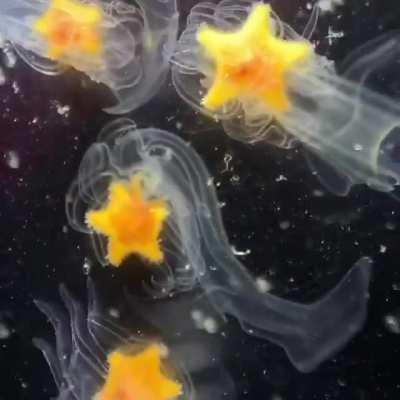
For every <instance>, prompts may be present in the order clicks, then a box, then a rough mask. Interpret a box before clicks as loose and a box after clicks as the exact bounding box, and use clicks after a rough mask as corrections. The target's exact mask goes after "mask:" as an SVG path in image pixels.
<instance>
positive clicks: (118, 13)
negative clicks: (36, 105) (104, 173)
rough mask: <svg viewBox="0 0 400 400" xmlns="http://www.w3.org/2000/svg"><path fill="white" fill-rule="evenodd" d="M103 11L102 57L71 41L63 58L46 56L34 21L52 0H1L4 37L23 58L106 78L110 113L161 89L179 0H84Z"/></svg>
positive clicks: (45, 68)
mask: <svg viewBox="0 0 400 400" xmlns="http://www.w3.org/2000/svg"><path fill="white" fill-rule="evenodd" d="M81 4H82V5H85V4H92V5H93V4H94V5H96V6H98V7H99V9H100V10H101V15H102V19H101V24H100V27H99V37H100V38H101V44H102V51H101V55H100V56H94V55H93V54H90V53H85V52H82V51H79V50H78V49H77V48H76V46H75V44H74V42H73V32H70V34H71V38H70V40H71V43H70V47H69V49H68V51H65V52H64V53H63V55H62V58H61V60H52V59H50V58H49V55H48V43H47V42H46V38H45V37H43V36H42V35H41V34H40V33H38V32H37V31H36V30H35V29H34V26H35V23H36V22H37V20H38V19H39V18H41V17H42V16H43V15H44V14H45V12H46V11H47V10H48V8H49V7H50V5H51V1H49V0H16V1H14V0H2V1H1V2H0V37H1V38H2V39H3V40H6V41H10V42H12V43H13V45H14V48H15V50H16V51H17V53H18V54H19V55H20V57H21V58H22V59H23V60H24V61H25V62H26V63H27V64H29V65H30V66H31V67H32V68H34V69H35V70H37V71H39V72H41V73H43V74H47V75H57V74H60V73H62V72H63V71H64V70H65V68H67V67H73V68H75V69H77V70H79V71H82V72H84V73H85V74H87V75H88V76H89V77H90V78H91V79H93V80H94V81H96V82H100V83H103V84H104V85H106V86H108V88H109V89H110V90H111V91H112V93H113V95H114V97H115V100H116V104H115V106H113V107H110V108H108V109H106V111H107V112H109V113H112V114H122V113H126V112H129V111H131V110H133V109H136V108H137V107H139V106H141V105H142V104H144V103H146V102H147V101H148V100H149V99H150V98H152V97H153V96H154V95H156V94H157V92H158V91H159V89H160V87H161V85H162V84H163V83H164V81H165V78H166V75H167V73H168V70H169V59H170V57H171V55H172V52H173V48H174V45H175V42H176V35H177V30H178V12H177V5H176V0H136V1H135V2H133V3H132V2H129V3H128V2H124V1H111V2H110V1H92V2H86V1H81Z"/></svg>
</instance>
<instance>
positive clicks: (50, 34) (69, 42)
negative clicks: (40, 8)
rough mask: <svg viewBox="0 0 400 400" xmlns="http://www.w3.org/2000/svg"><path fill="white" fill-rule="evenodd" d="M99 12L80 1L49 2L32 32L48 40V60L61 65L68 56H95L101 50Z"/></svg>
mask: <svg viewBox="0 0 400 400" xmlns="http://www.w3.org/2000/svg"><path fill="white" fill-rule="evenodd" d="M102 20H103V14H102V10H101V8H100V7H99V6H97V5H96V4H82V3H81V2H80V1H79V0H51V3H50V5H49V7H48V9H47V10H46V12H45V13H44V14H43V15H42V16H41V17H40V18H38V19H37V20H36V22H35V24H34V26H33V30H34V31H35V32H37V33H39V34H40V35H41V36H43V37H44V38H45V39H46V40H47V46H48V49H47V56H48V57H49V58H50V59H52V60H57V61H62V59H63V57H65V56H66V55H68V54H72V53H73V54H79V53H82V54H84V55H89V56H96V55H99V54H100V52H101V49H102V41H101V35H100V30H101V29H100V27H101V23H102Z"/></svg>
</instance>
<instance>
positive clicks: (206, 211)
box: [66, 119, 372, 371]
mask: <svg viewBox="0 0 400 400" xmlns="http://www.w3.org/2000/svg"><path fill="white" fill-rule="evenodd" d="M137 173H140V174H141V176H144V177H145V179H144V183H143V190H144V192H145V193H146V197H148V198H149V199H153V198H154V199H159V198H162V199H164V200H165V201H166V202H167V204H168V207H169V217H168V219H167V221H166V222H165V225H164V228H163V233H162V238H161V246H162V250H163V252H164V255H165V257H164V262H163V264H162V265H160V266H158V267H155V268H154V275H153V285H152V286H153V290H154V293H155V294H160V295H166V294H168V293H171V292H173V291H182V290H184V291H185V290H190V289H193V288H194V287H195V285H196V284H199V285H200V286H201V287H202V289H203V290H204V292H205V293H206V294H207V295H208V297H209V298H210V300H211V301H212V303H213V305H214V306H215V307H216V308H217V310H219V311H220V312H221V313H222V314H229V315H232V316H234V317H235V318H236V319H237V320H238V321H239V322H240V324H241V325H242V326H243V328H244V329H245V330H246V331H247V332H248V333H250V334H253V335H257V336H260V337H262V338H265V339H268V340H271V341H273V342H275V343H277V344H279V345H280V346H282V347H283V348H284V349H285V351H286V353H287V355H288V357H289V358H290V360H291V361H292V362H293V364H294V365H295V366H296V367H297V368H298V369H299V370H301V371H311V370H312V369H314V368H315V367H316V366H317V365H318V364H319V363H320V362H321V361H323V360H326V359H327V358H329V357H330V356H331V355H332V354H334V353H335V352H336V351H338V350H339V349H340V348H341V347H342V346H344V345H345V344H346V343H347V341H348V340H349V339H350V338H351V337H353V336H354V335H355V333H356V332H357V331H358V330H359V329H360V328H361V327H362V325H363V322H364V320H365V317H366V310H367V297H368V286H369V280H370V274H371V265H372V262H371V260H370V259H369V258H366V257H365V258H361V259H360V260H359V261H358V262H357V263H356V264H355V265H354V266H353V267H352V268H351V269H350V271H349V272H348V273H347V274H346V276H345V277H344V278H343V279H342V280H341V281H340V282H339V284H338V285H337V286H336V287H335V288H334V289H333V290H331V291H330V292H329V293H328V294H327V295H325V296H324V297H323V298H322V299H321V300H319V301H316V302H315V303H311V304H299V303H296V302H292V301H287V300H284V299H281V298H279V297H277V296H274V295H272V294H269V293H262V292H260V291H259V289H258V286H257V284H256V282H255V279H254V278H253V276H251V275H250V274H249V273H248V271H247V270H246V268H245V267H244V266H243V265H242V264H241V263H240V262H239V261H238V260H237V259H236V258H235V256H234V255H233V253H232V250H231V246H230V244H229V242H228V238H227V235H226V232H225V229H224V226H223V223H222V219H221V213H220V209H219V207H218V200H217V197H216V193H215V189H214V185H213V180H212V178H211V177H210V175H209V174H208V172H207V170H206V167H205V165H204V163H203V161H202V160H201V158H200V157H199V155H198V154H197V153H196V152H195V151H194V150H193V149H192V148H191V147H190V146H189V145H188V144H186V143H185V142H184V141H183V140H181V139H180V138H179V137H177V136H176V135H173V134H171V133H169V132H166V131H161V130H157V129H154V128H150V129H136V127H135V125H134V124H133V123H132V121H129V120H127V119H119V120H117V121H115V122H114V123H112V124H110V125H109V126H107V127H106V128H105V129H104V130H103V132H102V133H101V136H100V141H99V142H97V143H95V144H93V145H92V146H91V147H90V148H89V150H88V151H87V153H86V154H85V156H84V158H83V160H82V163H81V166H80V169H79V173H78V176H77V179H76V181H74V182H73V184H72V185H71V187H70V190H69V191H68V193H67V197H66V209H67V216H68V220H69V222H70V224H71V225H72V227H74V228H75V229H77V230H79V231H82V232H85V233H87V234H89V235H90V236H91V238H92V240H93V244H94V248H95V251H96V254H97V257H98V259H99V261H100V262H101V263H102V264H107V263H108V261H107V253H106V239H105V238H104V237H101V236H99V235H97V234H96V233H95V232H92V231H91V230H89V229H88V228H87V226H86V223H85V214H86V212H87V211H88V210H92V209H97V208H100V207H101V206H102V205H103V204H104V202H105V201H106V200H107V196H108V192H107V191H108V187H109V185H110V183H111V182H113V181H115V180H121V179H123V180H124V179H125V180H129V178H130V177H131V176H132V175H134V174H137Z"/></svg>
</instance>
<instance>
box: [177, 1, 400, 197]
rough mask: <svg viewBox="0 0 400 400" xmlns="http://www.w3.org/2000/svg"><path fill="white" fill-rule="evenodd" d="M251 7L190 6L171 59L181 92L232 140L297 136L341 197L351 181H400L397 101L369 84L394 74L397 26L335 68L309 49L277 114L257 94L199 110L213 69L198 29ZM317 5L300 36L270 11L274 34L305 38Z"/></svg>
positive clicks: (378, 185) (386, 184) (223, 24)
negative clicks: (287, 99)
mask: <svg viewBox="0 0 400 400" xmlns="http://www.w3.org/2000/svg"><path fill="white" fill-rule="evenodd" d="M253 5H254V2H252V1H250V0H241V1H239V2H236V1H231V0H223V1H220V2H219V3H218V4H211V3H208V2H204V3H199V4H196V5H195V6H194V7H193V9H192V10H191V12H190V15H189V17H188V20H187V25H186V28H185V29H184V31H183V33H182V34H181V36H180V38H179V40H178V44H177V47H176V51H175V53H174V56H173V58H172V61H173V68H172V75H173V82H174V85H175V88H176V90H177V91H178V93H179V95H180V96H181V97H182V98H183V99H184V100H185V101H186V102H187V103H189V104H190V105H191V106H192V107H194V108H195V109H197V110H200V111H201V112H203V113H205V114H207V115H209V116H211V117H213V118H215V119H218V120H220V121H221V123H222V125H223V127H224V130H225V131H226V133H227V134H228V135H230V136H232V137H233V138H235V139H237V140H241V141H244V142H250V143H255V142H258V141H266V142H269V143H271V144H273V145H276V146H279V147H283V148H288V147H292V146H293V145H294V144H295V143H296V142H299V141H300V142H301V143H302V144H304V147H305V149H306V151H305V152H306V154H307V158H308V162H309V165H310V167H311V169H312V170H313V171H314V172H316V174H317V176H318V177H319V179H320V180H321V182H322V183H323V184H324V185H325V186H326V187H327V188H328V189H329V190H330V191H332V192H333V193H335V194H337V195H346V194H347V193H348V192H349V191H350V189H351V187H352V186H353V185H356V184H367V185H369V186H370V187H372V188H374V189H376V190H380V191H384V192H389V191H392V190H393V189H394V187H395V186H396V185H398V184H399V181H400V157H399V155H398V153H399V149H398V147H399V129H398V125H399V121H400V119H399V115H400V106H399V103H398V101H397V100H395V99H394V98H391V97H389V96H384V95H383V94H380V93H378V92H376V91H373V90H372V85H371V81H372V80H374V79H375V78H376V77H377V76H378V77H379V78H380V82H385V80H387V79H389V80H392V81H393V79H395V78H394V77H396V74H395V73H394V71H395V70H396V65H398V61H399V59H400V35H399V33H398V32H397V31H394V32H392V33H388V34H385V35H382V36H380V37H378V38H377V39H374V40H372V41H370V42H368V43H367V44H365V45H364V46H362V47H360V48H358V49H356V50H355V51H354V52H353V53H352V54H350V55H349V56H348V58H347V59H346V60H345V62H344V63H343V65H342V66H341V68H339V69H340V73H338V72H337V71H336V70H335V69H334V68H333V66H332V63H330V62H329V61H328V60H326V58H325V57H323V56H320V55H318V54H316V53H314V54H313V55H312V57H311V60H309V62H308V64H307V65H306V66H303V67H302V68H297V69H295V70H293V71H291V72H290V73H288V75H287V89H288V94H289V97H290V102H291V107H290V109H289V111H286V112H284V113H281V114H279V115H277V114H275V113H274V112H272V111H271V110H268V108H267V107H266V105H265V104H264V103H261V102H260V101H258V100H257V99H254V98H241V99H237V100H234V101H230V102H229V103H227V104H225V105H224V106H223V107H221V108H220V109H218V110H217V111H215V112H211V111H209V110H207V109H205V108H204V107H203V105H202V99H203V97H204V95H205V94H206V93H207V90H208V88H209V87H210V86H211V83H212V82H213V79H214V76H215V66H214V65H213V63H212V61H211V60H210V59H208V58H207V56H206V54H205V52H204V51H203V50H202V49H201V48H200V45H199V43H198V41H197V37H196V35H197V31H198V29H199V27H201V26H202V25H204V24H207V25H208V26H211V27H214V28H217V29H219V30H223V31H235V30H237V29H239V28H240V27H241V26H242V24H243V23H244V21H246V19H247V17H248V15H249V13H250V11H251V10H252V7H253ZM317 10H318V9H317V8H315V9H314V11H313V13H312V15H311V17H310V21H309V23H308V25H307V27H306V29H305V31H304V32H303V35H299V34H297V33H296V32H295V31H294V30H293V28H291V27H290V26H289V25H287V24H285V23H284V22H282V21H281V20H280V19H279V17H278V16H277V15H276V14H274V13H272V15H271V19H272V25H273V27H274V30H275V32H274V33H275V36H276V37H279V38H282V39H286V40H297V41H305V40H307V39H308V38H309V36H310V35H311V34H312V31H313V29H314V28H315V25H316V22H317V19H318V11H317ZM381 86H382V84H381V85H379V86H378V88H379V90H380V91H382V90H381ZM382 92H383V91H382ZM394 94H395V93H394Z"/></svg>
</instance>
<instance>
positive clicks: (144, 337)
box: [34, 281, 234, 400]
mask: <svg viewBox="0 0 400 400" xmlns="http://www.w3.org/2000/svg"><path fill="white" fill-rule="evenodd" d="M88 289H89V290H88V306H87V307H85V306H83V305H82V304H81V303H80V302H78V301H77V300H76V299H74V298H73V296H72V295H71V294H70V293H69V291H68V290H67V289H66V288H65V287H64V286H61V287H60V295H61V298H62V300H63V305H57V304H51V303H47V302H44V301H42V300H36V301H35V303H36V305H37V307H38V308H39V309H40V310H41V311H42V312H43V313H44V314H45V315H46V316H47V317H48V319H49V321H50V323H51V324H52V326H53V328H54V331H55V337H56V343H55V345H53V344H51V343H50V342H48V341H46V340H43V339H38V338H36V339H34V344H35V345H36V347H38V348H39V349H40V350H41V351H42V353H43V355H44V357H45V358H46V360H47V362H48V364H49V367H50V370H51V373H52V375H53V377H54V380H55V383H56V386H57V388H58V391H59V393H58V396H57V398H58V399H60V400H61V399H71V400H72V399H76V400H121V399H124V400H138V399H148V400H174V399H178V398H179V399H192V398H199V399H201V400H206V399H209V398H214V397H216V396H215V395H216V393H225V392H227V393H231V394H232V393H233V391H234V385H233V383H232V380H231V379H230V377H229V375H228V374H227V372H226V371H225V368H224V367H223V363H222V352H223V350H222V348H223V346H222V344H221V343H220V342H219V344H218V347H217V342H218V340H217V338H216V336H214V335H209V334H208V333H206V332H204V331H203V332H202V331H200V330H198V329H197V327H196V324H195V321H194V320H193V318H191V316H190V305H193V303H194V300H193V299H188V300H186V299H185V300H184V301H179V302H175V301H171V302H169V303H165V302H163V304H161V305H158V304H156V305H155V304H154V303H153V302H151V303H149V302H146V301H144V300H138V299H136V298H133V297H131V296H130V298H129V300H130V302H131V304H130V305H129V306H127V304H128V302H127V301H125V302H121V301H118V303H117V304H116V305H115V304H114V305H113V306H112V307H104V306H103V305H101V304H100V300H99V296H98V295H97V293H95V290H94V287H93V284H92V283H91V282H90V281H89V284H88ZM102 300H104V299H103V298H102ZM124 310H125V311H124ZM175 311H179V312H180V314H179V315H181V316H182V318H184V319H179V318H178V319H176V318H170V316H171V314H172V313H174V312H175ZM121 313H122V314H121ZM161 315H164V316H169V317H168V318H169V320H168V323H165V321H164V319H163V318H162V317H160V316H161Z"/></svg>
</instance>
